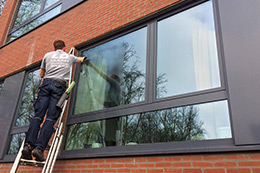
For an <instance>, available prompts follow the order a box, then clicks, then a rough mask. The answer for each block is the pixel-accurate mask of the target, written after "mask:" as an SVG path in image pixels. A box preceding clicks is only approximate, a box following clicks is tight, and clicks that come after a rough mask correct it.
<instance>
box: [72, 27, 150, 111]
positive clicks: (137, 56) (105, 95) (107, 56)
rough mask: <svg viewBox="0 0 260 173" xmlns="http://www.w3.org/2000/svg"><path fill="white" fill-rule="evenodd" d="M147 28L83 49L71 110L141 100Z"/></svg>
mask: <svg viewBox="0 0 260 173" xmlns="http://www.w3.org/2000/svg"><path fill="white" fill-rule="evenodd" d="M146 37H147V28H143V29H140V30H138V31H135V32H133V33H130V34H127V35H125V36H123V37H120V38H117V39H115V40H112V41H109V42H107V43H105V44H102V45H99V46H96V47H94V48H91V49H88V50H86V51H84V52H83V54H84V56H86V57H88V59H89V60H90V61H89V63H88V64H84V65H82V67H81V72H80V76H79V82H78V88H77V96H76V101H75V105H74V111H73V114H80V113H86V112H90V111H95V110H100V109H103V108H110V107H115V106H119V105H122V104H130V103H136V102H142V101H144V95H145V66H146Z"/></svg>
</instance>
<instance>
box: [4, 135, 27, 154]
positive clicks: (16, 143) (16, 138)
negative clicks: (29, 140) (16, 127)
mask: <svg viewBox="0 0 260 173" xmlns="http://www.w3.org/2000/svg"><path fill="white" fill-rule="evenodd" d="M24 138H25V133H19V134H15V135H12V139H11V143H10V146H9V149H8V152H7V154H17V153H18V151H19V149H20V146H21V145H22V143H23V140H24Z"/></svg>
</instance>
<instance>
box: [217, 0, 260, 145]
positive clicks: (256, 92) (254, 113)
mask: <svg viewBox="0 0 260 173" xmlns="http://www.w3.org/2000/svg"><path fill="white" fill-rule="evenodd" d="M217 2H218V8H219V15H220V22H221V26H222V27H221V28H222V36H223V47H224V54H225V65H226V72H227V85H228V86H227V88H228V93H229V97H230V108H231V114H232V119H231V120H232V125H233V129H234V131H233V137H234V139H235V144H236V145H248V144H259V143H260V133H259V131H260V111H259V105H260V46H259V45H260V32H259V28H260V20H259V18H260V10H259V6H260V1H259V0H251V1H245V0H228V1H227V0H219V1H217Z"/></svg>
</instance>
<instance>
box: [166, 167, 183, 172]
mask: <svg viewBox="0 0 260 173" xmlns="http://www.w3.org/2000/svg"><path fill="white" fill-rule="evenodd" d="M181 172H182V171H181V169H176V168H169V169H164V173H181Z"/></svg>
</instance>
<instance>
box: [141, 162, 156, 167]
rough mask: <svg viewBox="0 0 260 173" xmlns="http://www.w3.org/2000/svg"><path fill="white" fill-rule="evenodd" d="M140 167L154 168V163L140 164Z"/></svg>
mask: <svg viewBox="0 0 260 173" xmlns="http://www.w3.org/2000/svg"><path fill="white" fill-rule="evenodd" d="M140 167H145V168H148V167H154V163H140Z"/></svg>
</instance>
